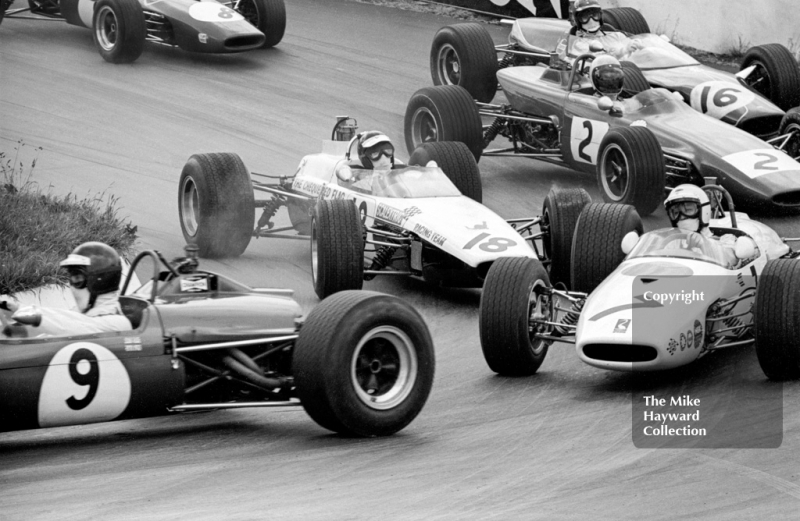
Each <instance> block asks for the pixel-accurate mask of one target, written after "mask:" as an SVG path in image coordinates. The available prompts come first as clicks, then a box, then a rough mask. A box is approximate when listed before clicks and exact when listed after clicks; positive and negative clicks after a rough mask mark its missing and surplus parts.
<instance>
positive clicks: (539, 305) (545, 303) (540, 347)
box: [528, 279, 552, 356]
mask: <svg viewBox="0 0 800 521" xmlns="http://www.w3.org/2000/svg"><path fill="white" fill-rule="evenodd" d="M546 287H547V285H546V284H545V283H544V281H543V280H541V279H538V280H537V281H536V282H534V283H533V286H531V291H530V293H529V294H528V338H529V340H530V344H531V351H532V352H533V354H534V355H536V356H538V355H540V354H542V351H544V350H545V348H546V347H547V346H548V345H549V342H547V341H545V340H541V339H538V338H535V337H536V335H540V334H544V333H548V332H550V329H551V326H549V325H547V324H540V323H538V321H548V322H549V321H550V319H551V318H552V317H551V312H550V295H548V294H546V293H545V292H543V291H542V290H543V289H544V288H546Z"/></svg>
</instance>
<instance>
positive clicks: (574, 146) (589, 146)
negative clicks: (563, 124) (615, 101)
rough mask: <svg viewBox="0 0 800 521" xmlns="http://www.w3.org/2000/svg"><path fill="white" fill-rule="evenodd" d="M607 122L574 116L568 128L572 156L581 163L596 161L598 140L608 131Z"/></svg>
mask: <svg viewBox="0 0 800 521" xmlns="http://www.w3.org/2000/svg"><path fill="white" fill-rule="evenodd" d="M608 129H609V126H608V123H604V122H602V121H595V120H591V119H586V118H581V117H578V116H575V117H574V118H572V126H571V128H570V131H571V133H570V150H571V151H572V158H573V159H574V160H575V161H579V162H581V163H589V164H590V165H593V164H595V163H597V151H598V149H599V148H600V142H601V141H603V138H604V137H605V135H606V134H607V133H608Z"/></svg>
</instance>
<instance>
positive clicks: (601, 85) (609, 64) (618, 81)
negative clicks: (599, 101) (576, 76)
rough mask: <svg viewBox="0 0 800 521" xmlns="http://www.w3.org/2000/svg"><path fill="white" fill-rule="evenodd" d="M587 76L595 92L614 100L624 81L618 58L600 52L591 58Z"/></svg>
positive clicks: (623, 73) (623, 72)
mask: <svg viewBox="0 0 800 521" xmlns="http://www.w3.org/2000/svg"><path fill="white" fill-rule="evenodd" d="M589 78H590V79H591V80H592V87H593V88H594V92H595V94H597V95H599V96H608V97H609V98H611V101H615V100H616V99H617V96H619V94H620V92H622V84H623V83H624V81H625V71H623V70H622V65H620V63H619V60H617V59H616V58H614V57H613V56H609V55H608V54H602V55H600V56H598V57H597V58H595V59H594V60H592V65H591V66H590V67H589Z"/></svg>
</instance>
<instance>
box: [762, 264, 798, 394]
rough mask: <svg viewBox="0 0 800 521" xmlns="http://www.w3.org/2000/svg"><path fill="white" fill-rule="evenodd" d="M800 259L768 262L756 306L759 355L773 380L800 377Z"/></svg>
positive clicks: (767, 373)
mask: <svg viewBox="0 0 800 521" xmlns="http://www.w3.org/2000/svg"><path fill="white" fill-rule="evenodd" d="M798 294H800V262H798V261H797V260H796V259H777V260H771V261H768V262H767V265H766V266H765V267H764V271H763V272H762V273H761V279H760V280H759V283H758V291H757V293H756V301H755V304H754V306H753V309H754V313H753V323H754V324H755V326H754V332H755V344H756V355H757V356H758V363H759V365H760V366H761V370H762V371H764V374H766V375H767V378H769V379H770V380H790V379H797V378H800V338H798V336H797V335H798V332H799V331H800V301H798V299H797V295H798Z"/></svg>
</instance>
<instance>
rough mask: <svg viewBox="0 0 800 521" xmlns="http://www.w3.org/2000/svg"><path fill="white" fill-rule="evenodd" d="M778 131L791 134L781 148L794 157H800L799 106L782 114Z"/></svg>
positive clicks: (781, 133) (782, 133)
mask: <svg viewBox="0 0 800 521" xmlns="http://www.w3.org/2000/svg"><path fill="white" fill-rule="evenodd" d="M778 133H779V134H780V135H784V134H792V136H791V137H790V138H789V139H788V141H786V144H785V145H784V146H783V147H781V150H783V151H784V152H786V153H787V154H789V155H790V156H791V157H793V158H795V159H798V158H800V107H795V108H793V109H791V110H789V111H788V112H787V113H786V114H784V116H783V119H782V120H781V126H780V130H779V132H778Z"/></svg>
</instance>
